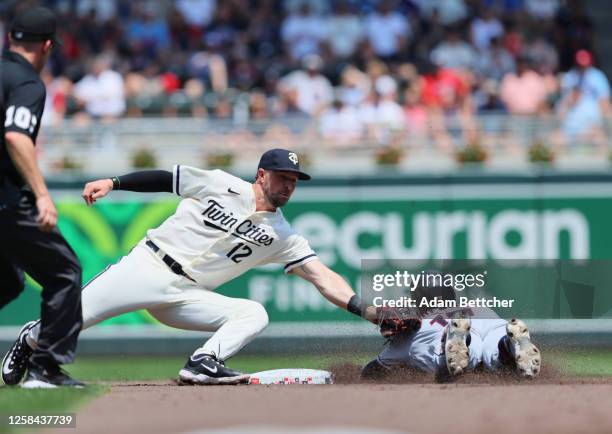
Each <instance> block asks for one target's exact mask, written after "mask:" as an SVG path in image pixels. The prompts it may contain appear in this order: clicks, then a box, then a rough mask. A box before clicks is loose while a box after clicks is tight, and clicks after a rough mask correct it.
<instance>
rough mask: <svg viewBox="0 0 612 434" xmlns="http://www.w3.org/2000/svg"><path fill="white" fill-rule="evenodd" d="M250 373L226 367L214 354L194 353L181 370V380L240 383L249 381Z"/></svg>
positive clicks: (186, 381)
mask: <svg viewBox="0 0 612 434" xmlns="http://www.w3.org/2000/svg"><path fill="white" fill-rule="evenodd" d="M249 377H250V375H249V374H243V373H242V372H238V371H234V370H233V369H229V368H226V367H225V363H223V362H222V361H220V360H218V359H217V357H216V356H215V355H214V354H195V355H192V356H191V357H190V358H189V360H187V363H185V367H184V368H183V369H181V370H180V371H179V378H180V380H181V382H183V383H188V384H239V383H247V382H248V381H249Z"/></svg>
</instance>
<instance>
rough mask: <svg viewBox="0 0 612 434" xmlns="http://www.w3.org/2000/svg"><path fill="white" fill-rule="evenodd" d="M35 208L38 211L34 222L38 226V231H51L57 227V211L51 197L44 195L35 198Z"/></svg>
mask: <svg viewBox="0 0 612 434" xmlns="http://www.w3.org/2000/svg"><path fill="white" fill-rule="evenodd" d="M36 208H37V209H38V217H36V221H37V222H38V224H39V225H40V229H41V230H42V231H44V232H49V231H51V230H52V229H53V228H54V227H55V226H56V225H57V210H56V209H55V205H54V204H53V201H52V200H51V197H49V196H48V195H45V196H40V197H39V198H37V199H36Z"/></svg>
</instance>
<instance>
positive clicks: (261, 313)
mask: <svg viewBox="0 0 612 434" xmlns="http://www.w3.org/2000/svg"><path fill="white" fill-rule="evenodd" d="M251 309H252V315H253V317H254V318H255V322H256V324H257V328H258V329H259V330H263V329H265V328H266V327H267V326H268V323H269V322H270V318H268V312H267V311H266V308H265V307H263V305H261V304H260V303H257V302H253V306H252V307H251Z"/></svg>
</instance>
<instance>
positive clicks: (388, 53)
mask: <svg viewBox="0 0 612 434" xmlns="http://www.w3.org/2000/svg"><path fill="white" fill-rule="evenodd" d="M365 31H366V35H367V37H368V41H369V42H370V45H371V46H372V49H373V50H374V53H375V54H376V55H377V56H378V57H380V58H382V59H385V60H387V59H393V58H395V57H396V56H397V55H398V54H399V53H400V52H401V50H402V49H403V48H404V47H405V46H406V44H407V42H408V38H409V37H410V34H411V28H410V23H409V21H408V20H407V19H406V17H405V16H403V15H402V14H400V13H398V12H395V11H394V10H393V2H392V1H391V0H382V1H381V2H380V4H379V5H378V11H377V12H374V13H371V14H370V15H368V16H367V17H366V20H365Z"/></svg>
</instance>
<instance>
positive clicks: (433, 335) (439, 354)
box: [378, 308, 507, 373]
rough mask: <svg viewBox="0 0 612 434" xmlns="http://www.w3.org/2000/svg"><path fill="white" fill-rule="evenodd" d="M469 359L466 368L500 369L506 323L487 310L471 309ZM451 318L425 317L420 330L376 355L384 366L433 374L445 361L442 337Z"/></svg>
mask: <svg viewBox="0 0 612 434" xmlns="http://www.w3.org/2000/svg"><path fill="white" fill-rule="evenodd" d="M470 310H471V311H472V312H470V313H469V314H470V315H471V316H472V325H471V328H470V345H469V350H470V360H469V364H468V368H470V369H474V368H475V367H477V366H478V365H480V363H481V362H482V363H483V365H484V366H485V368H487V369H488V370H496V369H498V368H499V366H500V363H499V350H498V343H499V340H500V339H501V338H502V337H503V336H505V335H506V324H507V321H506V320H504V319H501V318H499V316H497V314H496V313H495V312H494V311H492V310H491V309H488V308H478V309H470ZM450 317H451V316H450V315H446V316H443V315H440V314H436V315H431V316H428V317H425V318H424V319H423V321H422V323H421V328H420V329H419V330H418V331H416V332H415V333H413V334H411V335H409V336H399V337H396V338H394V339H393V340H391V342H390V343H389V345H387V346H386V347H385V349H384V350H383V351H382V352H381V353H380V354H379V355H378V360H379V361H380V362H381V363H382V364H383V365H384V366H387V367H395V366H402V365H408V366H411V367H413V368H416V369H419V370H421V371H424V372H429V373H434V372H435V371H436V370H437V368H438V367H440V366H443V365H444V364H445V363H446V361H445V358H444V353H443V348H442V337H443V335H444V331H445V328H446V325H447V324H448V321H449V318H450Z"/></svg>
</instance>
